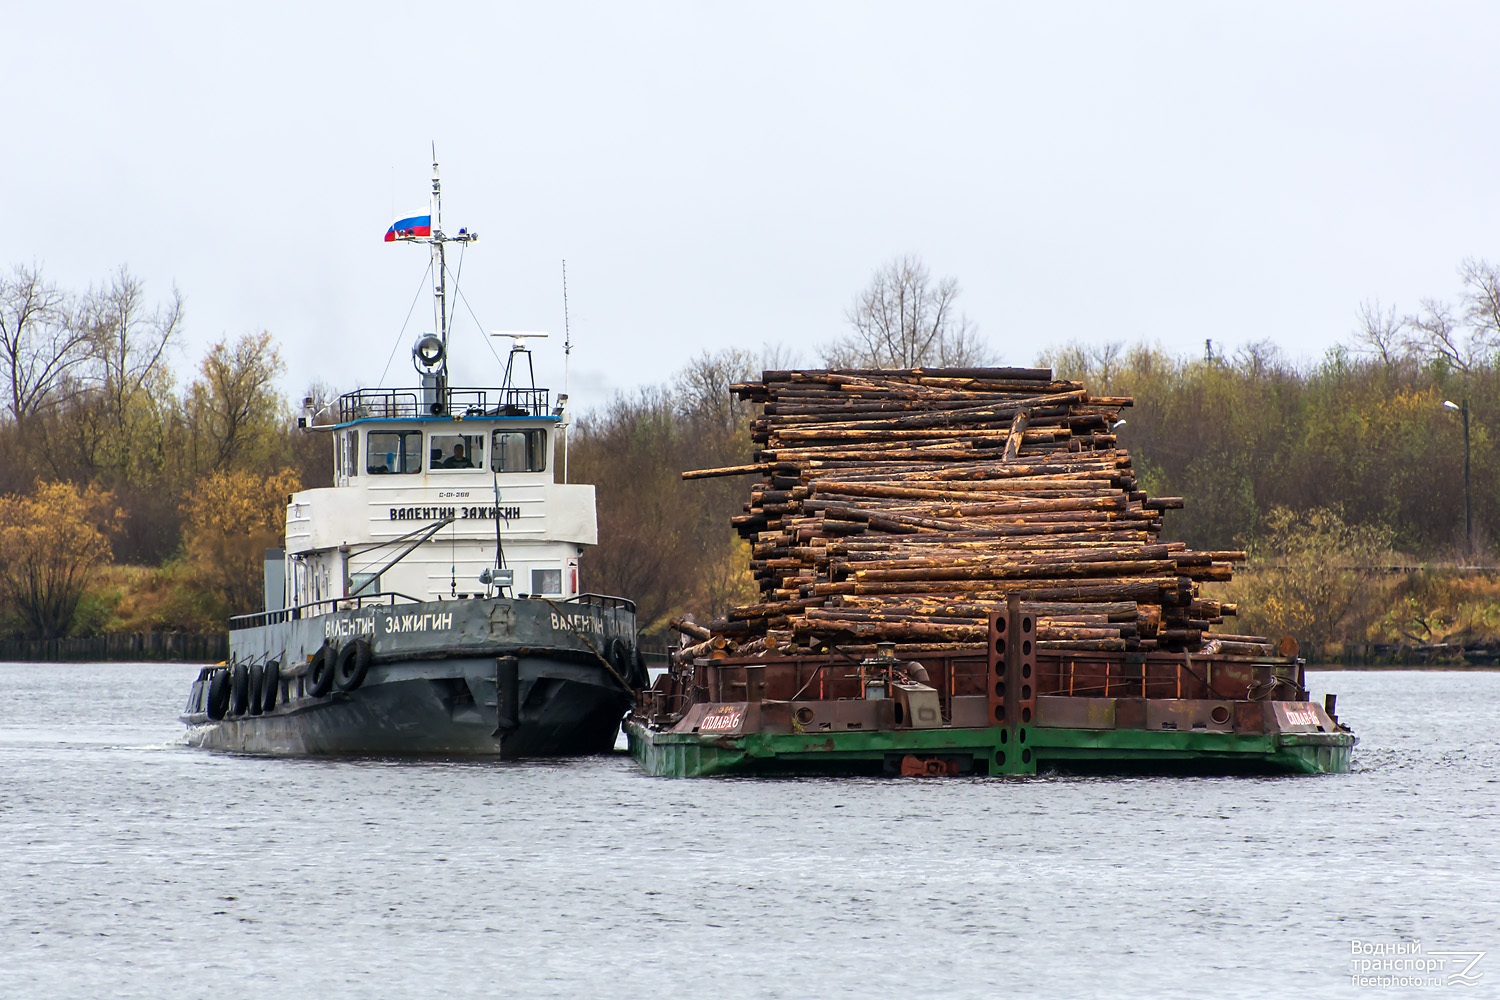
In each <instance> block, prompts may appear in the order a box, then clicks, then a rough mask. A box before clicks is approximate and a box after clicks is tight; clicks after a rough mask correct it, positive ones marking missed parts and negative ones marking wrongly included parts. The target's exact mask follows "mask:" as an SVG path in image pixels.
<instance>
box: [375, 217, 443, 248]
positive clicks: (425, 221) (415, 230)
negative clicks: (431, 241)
mask: <svg viewBox="0 0 1500 1000" xmlns="http://www.w3.org/2000/svg"><path fill="white" fill-rule="evenodd" d="M431 235H432V214H431V213H430V212H423V213H422V214H421V215H406V216H402V217H401V218H399V219H397V220H396V221H395V222H393V223H391V228H389V229H387V230H386V231H385V241H386V242H387V243H394V242H396V241H397V240H408V239H411V238H412V237H414V236H431Z"/></svg>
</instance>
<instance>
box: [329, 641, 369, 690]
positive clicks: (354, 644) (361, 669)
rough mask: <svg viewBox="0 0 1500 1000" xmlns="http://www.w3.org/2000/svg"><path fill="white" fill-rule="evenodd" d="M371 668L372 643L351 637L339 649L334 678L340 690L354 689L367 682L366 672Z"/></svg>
mask: <svg viewBox="0 0 1500 1000" xmlns="http://www.w3.org/2000/svg"><path fill="white" fill-rule="evenodd" d="M369 669H370V643H369V642H368V641H367V640H365V639H351V640H349V641H348V642H346V643H344V648H343V649H340V650H339V658H338V660H337V662H336V663H335V664H334V670H333V678H334V682H335V683H336V684H338V686H339V690H340V691H353V690H354V689H355V688H357V687H359V686H360V685H361V684H363V683H364V682H365V673H366V671H368V670H369Z"/></svg>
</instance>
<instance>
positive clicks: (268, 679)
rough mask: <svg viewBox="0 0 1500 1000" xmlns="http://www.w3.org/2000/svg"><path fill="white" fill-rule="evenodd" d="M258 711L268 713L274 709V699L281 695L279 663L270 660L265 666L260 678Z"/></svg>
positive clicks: (278, 661)
mask: <svg viewBox="0 0 1500 1000" xmlns="http://www.w3.org/2000/svg"><path fill="white" fill-rule="evenodd" d="M260 683H261V692H260V710H261V711H262V712H269V711H271V710H272V709H274V708H275V707H276V699H277V697H278V696H279V695H280V694H281V661H280V660H272V661H270V662H269V663H267V664H266V666H265V670H264V671H263V672H262V673H261V678H260Z"/></svg>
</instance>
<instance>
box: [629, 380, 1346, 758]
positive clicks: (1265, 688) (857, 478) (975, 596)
mask: <svg viewBox="0 0 1500 1000" xmlns="http://www.w3.org/2000/svg"><path fill="white" fill-rule="evenodd" d="M733 392H734V393H735V394H736V395H738V396H739V397H740V398H741V399H743V400H748V401H750V402H752V403H756V404H759V405H760V407H761V413H760V415H759V416H758V417H757V419H756V420H755V421H754V423H753V424H752V437H753V439H754V441H755V444H756V446H757V450H756V452H755V455H754V459H755V461H754V463H753V464H751V465H746V466H738V467H734V468H726V469H705V470H699V471H695V472H688V473H684V478H687V479H696V478H706V477H711V476H729V475H740V476H754V477H758V481H757V482H755V484H754V485H753V486H752V487H751V489H750V496H749V501H748V503H747V504H746V506H745V513H744V514H743V515H741V516H738V517H736V518H735V519H734V527H735V528H736V529H737V530H738V531H739V533H740V534H741V535H742V536H743V537H744V538H746V539H747V540H748V541H749V543H750V546H751V557H752V563H751V569H752V572H753V575H754V578H755V580H756V582H757V583H758V584H759V588H760V591H761V594H760V599H759V600H758V602H757V603H755V604H752V605H748V606H745V607H739V608H734V609H732V610H731V611H730V612H729V613H728V615H726V616H725V617H724V618H721V619H719V620H716V621H713V622H710V623H709V624H707V625H697V624H694V623H692V622H688V621H681V620H679V621H676V622H674V625H675V627H676V628H677V629H678V631H679V632H681V633H682V634H683V644H684V645H683V646H682V648H681V649H679V650H678V652H677V653H676V654H675V655H674V656H673V659H672V663H671V665H670V667H669V669H668V671H667V672H666V673H665V674H663V675H662V676H660V677H659V678H658V679H657V681H656V683H655V684H654V686H653V687H652V688H651V689H650V690H649V691H647V692H644V693H643V694H642V695H641V697H640V698H639V699H638V701H637V704H636V707H635V709H634V710H633V712H632V713H631V715H630V717H629V718H628V719H627V720H626V723H625V730H626V735H627V737H628V739H629V743H630V749H631V752H632V754H633V755H634V756H635V758H636V760H637V761H639V762H640V764H641V765H642V766H643V767H644V768H645V769H646V770H647V771H649V772H650V773H652V774H657V775H672V776H692V775H711V774H726V773H776V772H793V773H796V772H836V773H869V774H886V775H964V774H980V775H985V774H988V775H996V774H1005V775H1030V774H1035V773H1037V772H1038V771H1047V770H1067V771H1081V772H1088V771H1105V772H1120V771H1141V770H1144V771H1187V772H1192V773H1237V772H1272V773H1275V772H1282V773H1303V774H1311V773H1322V772H1340V771H1347V770H1348V769H1349V765H1350V755H1351V752H1352V749H1353V747H1354V745H1355V743H1356V742H1357V741H1356V739H1355V737H1354V735H1353V733H1352V732H1351V731H1350V730H1349V729H1348V728H1347V727H1346V726H1344V725H1342V724H1341V723H1340V722H1339V721H1338V717H1337V715H1336V714H1335V702H1334V700H1333V697H1332V696H1329V697H1328V698H1327V699H1326V700H1325V701H1324V702H1323V703H1318V702H1316V701H1314V700H1312V699H1311V698H1310V697H1309V693H1308V690H1307V686H1306V676H1305V672H1304V664H1303V662H1302V661H1301V660H1299V659H1298V657H1297V647H1296V643H1295V641H1294V640H1293V639H1292V638H1291V637H1284V638H1282V639H1280V640H1279V641H1277V642H1276V643H1274V644H1273V642H1272V641H1270V640H1268V639H1266V638H1264V637H1261V636H1254V635H1243V634H1237V633H1233V632H1229V631H1227V630H1224V629H1223V625H1224V623H1225V621H1226V619H1228V618H1231V617H1232V616H1233V615H1234V614H1235V613H1236V611H1237V608H1236V607H1235V606H1234V605H1232V604H1228V603H1225V602H1222V601H1219V600H1215V599H1212V598H1211V597H1209V596H1206V595H1205V594H1204V593H1202V591H1201V589H1200V588H1201V585H1202V584H1204V583H1209V582H1214V581H1227V580H1229V579H1230V578H1231V574H1232V572H1233V567H1234V565H1235V564H1236V563H1238V562H1240V561H1242V560H1243V559H1244V558H1245V554H1244V553H1243V552H1238V551H1222V552H1221V551H1213V552H1197V551H1193V550H1191V549H1189V548H1188V547H1187V546H1186V545H1184V544H1182V543H1180V542H1164V541H1162V540H1161V538H1160V535H1161V528H1162V516H1163V512H1164V511H1166V510H1169V509H1173V508H1179V507H1181V506H1182V505H1183V501H1182V499H1181V498H1169V497H1158V498H1152V497H1149V496H1147V494H1146V493H1145V492H1144V491H1142V490H1141V489H1140V488H1139V483H1138V481H1137V479H1136V476H1135V473H1134V472H1133V470H1132V466H1131V459H1130V455H1129V454H1128V453H1127V452H1126V451H1125V450H1124V449H1122V448H1121V447H1119V444H1118V442H1117V440H1116V437H1115V433H1114V429H1115V427H1116V426H1117V425H1118V423H1119V420H1120V411H1121V409H1122V408H1124V407H1127V406H1129V405H1131V402H1132V400H1131V399H1130V398H1128V397H1119V396H1096V395H1092V394H1091V393H1090V392H1089V391H1088V390H1087V389H1086V388H1085V387H1084V386H1083V385H1082V384H1080V383H1078V382H1072V381H1066V380H1060V379H1056V378H1054V377H1053V374H1052V372H1051V371H1050V370H1047V369H1029V368H966V369H954V368H948V369H913V370H903V371H882V370H827V371H771V372H765V373H764V374H763V376H762V378H761V380H760V381H758V382H751V383H745V384H740V385H736V386H734V387H733ZM1216 629H1218V631H1216Z"/></svg>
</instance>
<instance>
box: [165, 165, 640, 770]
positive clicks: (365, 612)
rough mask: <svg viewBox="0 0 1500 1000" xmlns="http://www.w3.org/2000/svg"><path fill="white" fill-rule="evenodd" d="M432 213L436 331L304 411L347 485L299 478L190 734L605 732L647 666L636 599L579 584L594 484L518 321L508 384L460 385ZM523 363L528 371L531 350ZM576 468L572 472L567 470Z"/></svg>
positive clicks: (369, 742)
mask: <svg viewBox="0 0 1500 1000" xmlns="http://www.w3.org/2000/svg"><path fill="white" fill-rule="evenodd" d="M439 194H440V188H439V182H438V175H437V164H436V163H434V164H433V179H432V204H431V210H430V214H426V213H422V214H418V215H414V216H410V217H407V218H405V219H402V220H400V221H398V222H397V223H395V224H394V225H393V226H391V228H390V230H389V231H388V232H387V234H386V240H387V241H388V242H407V243H417V244H423V245H426V246H427V247H428V248H429V249H430V251H431V255H432V272H431V276H432V280H433V282H434V291H435V293H436V294H435V300H436V301H435V308H434V318H435V321H436V333H428V334H424V335H423V336H421V337H419V338H418V339H417V341H416V344H415V345H414V346H413V348H412V361H413V364H414V365H415V367H416V369H417V372H418V376H419V384H418V385H417V386H415V387H404V388H366V389H359V390H356V391H354V392H350V393H347V394H345V395H343V396H341V397H340V398H339V399H338V400H337V401H335V402H334V403H332V404H330V405H329V406H328V407H326V408H324V409H322V410H321V411H319V412H314V409H313V407H312V406H311V403H310V402H309V405H308V407H307V412H306V414H305V416H304V417H303V419H302V420H301V421H300V422H301V424H302V426H303V427H304V428H305V429H306V430H308V431H309V432H321V433H326V434H327V435H328V440H329V444H330V446H331V447H330V452H331V455H332V461H333V467H334V483H333V485H332V486H331V487H327V488H321V489H308V490H302V491H301V492H298V493H294V494H292V495H291V496H289V497H288V498H287V508H286V548H285V550H277V551H275V552H274V553H272V554H271V556H270V557H268V559H267V563H266V603H265V610H264V611H261V612H258V613H255V614H247V615H243V616H240V617H237V618H233V619H231V620H230V623H229V629H230V631H229V661H228V662H227V663H225V664H220V665H218V666H214V667H206V668H204V670H203V671H202V672H201V673H200V674H199V676H198V678H197V680H196V681H195V682H194V683H193V686H192V689H191V690H190V691H189V693H188V698H187V704H186V706H185V708H184V710H183V713H182V720H183V722H184V723H186V725H187V739H188V742H190V743H192V744H195V745H198V746H204V747H211V748H215V749H224V750H238V751H247V752H252V753H268V754H357V755H363V754H368V755H380V756H406V755H444V756H447V755H494V756H498V757H505V758H513V757H536V756H556V755H570V754H588V753H605V752H609V751H610V750H612V749H613V747H614V744H615V740H616V738H617V737H618V735H619V727H620V720H621V718H623V717H624V715H625V713H626V711H627V709H629V707H630V706H631V704H632V703H633V701H634V694H635V691H636V690H637V689H639V688H640V687H643V686H644V683H645V680H646V666H645V663H644V661H643V659H642V658H641V655H640V652H639V649H638V647H637V642H636V623H635V606H634V605H633V604H632V603H631V602H630V601H628V600H625V599H623V598H619V597H609V596H602V595H595V594H584V593H580V592H579V585H578V561H579V559H580V558H581V556H582V554H583V551H584V547H585V546H587V545H592V544H594V542H595V541H596V535H597V527H596V522H595V515H594V488H593V487H592V486H587V485H578V484H570V483H567V482H558V481H557V475H556V472H555V470H556V467H557V463H556V462H555V461H554V450H555V446H556V444H557V438H558V432H559V427H560V425H561V424H562V422H563V420H564V406H563V404H564V403H565V402H566V399H567V397H566V395H563V396H561V397H560V398H559V399H558V401H557V405H556V406H554V405H553V404H552V401H551V398H550V392H549V390H547V389H544V388H538V387H537V386H536V385H535V381H534V378H532V377H530V372H531V353H530V351H529V350H528V349H527V347H526V343H527V339H526V338H528V337H532V336H536V334H513V335H510V336H511V337H512V339H513V342H514V346H513V347H512V350H511V353H510V357H509V361H508V363H507V365H506V370H505V375H504V378H503V380H500V381H501V384H499V385H492V386H490V387H487V388H458V387H454V386H452V385H450V384H449V378H448V330H449V315H450V310H449V308H448V295H447V280H448V277H449V274H448V271H447V268H446V266H445V263H444V247H445V245H447V244H450V243H457V244H460V245H467V244H469V243H472V242H473V241H474V240H475V239H476V238H477V237H476V235H475V234H473V233H471V232H469V231H468V230H466V229H460V230H459V231H458V232H457V233H456V234H449V233H445V232H444V231H443V229H442V225H441V214H440V203H439ZM523 367H524V369H525V372H526V377H525V379H524V381H523V373H522V369H523ZM564 478H565V477H564Z"/></svg>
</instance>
